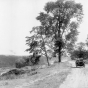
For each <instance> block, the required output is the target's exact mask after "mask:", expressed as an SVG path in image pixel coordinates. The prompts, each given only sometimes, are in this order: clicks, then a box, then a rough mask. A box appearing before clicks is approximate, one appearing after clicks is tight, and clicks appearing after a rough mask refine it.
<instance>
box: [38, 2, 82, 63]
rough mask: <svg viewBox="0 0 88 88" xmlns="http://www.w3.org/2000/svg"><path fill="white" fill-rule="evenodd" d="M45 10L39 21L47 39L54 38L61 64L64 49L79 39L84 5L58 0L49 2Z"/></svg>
mask: <svg viewBox="0 0 88 88" xmlns="http://www.w3.org/2000/svg"><path fill="white" fill-rule="evenodd" d="M44 10H45V12H41V13H40V14H39V16H37V20H39V21H40V23H41V25H42V27H43V32H44V33H45V35H46V37H50V38H52V41H53V42H54V43H55V44H54V49H55V51H56V52H57V53H58V54H59V55H58V56H59V62H60V61H61V52H62V50H63V48H64V47H65V48H66V44H68V46H70V45H71V46H73V44H74V43H75V41H76V39H77V38H76V36H77V35H78V31H77V28H78V26H79V24H80V22H81V21H82V17H83V11H82V5H81V4H80V3H75V2H74V1H65V0H57V1H56V2H48V3H47V4H46V5H45V7H44ZM73 19H75V21H72V20H73ZM70 43H71V44H70Z"/></svg>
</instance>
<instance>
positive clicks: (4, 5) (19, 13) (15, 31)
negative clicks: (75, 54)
mask: <svg viewBox="0 0 88 88" xmlns="http://www.w3.org/2000/svg"><path fill="white" fill-rule="evenodd" d="M48 1H55V0H0V54H5V55H28V54H29V53H28V52H25V50H26V49H27V48H28V47H27V45H26V38H25V37H26V36H30V33H29V31H30V30H31V29H32V27H33V26H37V25H39V22H38V21H37V20H36V17H37V16H38V14H39V13H40V12H41V11H43V8H44V5H45V3H47V2H48ZM75 1H76V2H80V3H81V4H82V5H83V13H84V18H83V22H82V23H81V25H80V27H79V28H78V30H79V32H80V34H79V36H78V41H79V42H80V41H83V42H84V41H85V39H86V38H87V34H88V32H87V24H88V10H87V7H88V5H87V3H88V1H87V0H75Z"/></svg>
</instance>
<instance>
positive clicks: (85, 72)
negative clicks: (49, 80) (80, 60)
mask: <svg viewBox="0 0 88 88" xmlns="http://www.w3.org/2000/svg"><path fill="white" fill-rule="evenodd" d="M70 63H72V71H71V73H70V74H69V75H68V76H67V78H66V79H65V81H64V82H63V83H62V84H61V85H60V87H59V88H88V65H87V64H86V66H85V68H84V67H82V68H75V63H74V62H70Z"/></svg>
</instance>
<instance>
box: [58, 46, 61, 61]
mask: <svg viewBox="0 0 88 88" xmlns="http://www.w3.org/2000/svg"><path fill="white" fill-rule="evenodd" d="M58 62H61V47H59V52H58Z"/></svg>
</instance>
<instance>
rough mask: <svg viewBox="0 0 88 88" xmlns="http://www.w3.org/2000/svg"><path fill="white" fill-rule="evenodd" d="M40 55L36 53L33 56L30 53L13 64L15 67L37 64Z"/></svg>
mask: <svg viewBox="0 0 88 88" xmlns="http://www.w3.org/2000/svg"><path fill="white" fill-rule="evenodd" d="M40 57H41V56H40V55H37V56H36V57H34V56H33V55H30V56H29V57H23V58H22V59H20V60H19V61H17V62H16V63H15V66H16V68H22V67H25V66H33V65H37V64H38V63H39V60H40V59H39V58H40Z"/></svg>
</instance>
